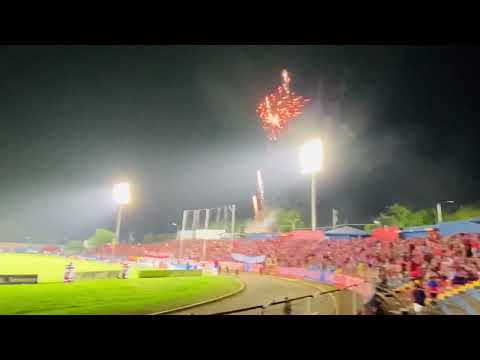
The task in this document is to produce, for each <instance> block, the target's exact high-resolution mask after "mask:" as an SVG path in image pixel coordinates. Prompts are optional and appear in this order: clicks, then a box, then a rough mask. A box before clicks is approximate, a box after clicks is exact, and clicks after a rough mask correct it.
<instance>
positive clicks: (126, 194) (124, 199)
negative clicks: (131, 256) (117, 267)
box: [112, 182, 130, 262]
mask: <svg viewBox="0 0 480 360" xmlns="http://www.w3.org/2000/svg"><path fill="white" fill-rule="evenodd" d="M113 200H114V201H115V203H116V204H118V214H117V226H116V229H115V238H114V239H113V241H112V262H113V258H114V255H115V245H116V243H117V242H119V240H120V225H121V223H122V209H123V207H124V206H125V205H127V204H128V203H129V202H130V184H129V183H125V182H124V183H118V184H114V185H113Z"/></svg>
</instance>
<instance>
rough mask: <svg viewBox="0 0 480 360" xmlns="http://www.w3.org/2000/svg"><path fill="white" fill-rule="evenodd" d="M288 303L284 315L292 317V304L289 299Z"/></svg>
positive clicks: (284, 308)
mask: <svg viewBox="0 0 480 360" xmlns="http://www.w3.org/2000/svg"><path fill="white" fill-rule="evenodd" d="M285 300H286V302H285V305H284V306H283V314H284V315H292V303H291V302H290V301H289V300H288V297H286V298H285Z"/></svg>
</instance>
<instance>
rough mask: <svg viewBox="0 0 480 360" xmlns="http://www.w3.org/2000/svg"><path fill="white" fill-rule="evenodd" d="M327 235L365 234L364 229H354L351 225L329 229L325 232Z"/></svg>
mask: <svg viewBox="0 0 480 360" xmlns="http://www.w3.org/2000/svg"><path fill="white" fill-rule="evenodd" d="M325 234H326V235H327V236H331V235H346V236H367V235H368V233H367V232H366V231H363V230H360V229H356V228H354V227H351V226H342V227H339V228H336V229H332V230H329V231H327V232H326V233H325Z"/></svg>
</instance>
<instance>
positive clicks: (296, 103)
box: [257, 70, 309, 141]
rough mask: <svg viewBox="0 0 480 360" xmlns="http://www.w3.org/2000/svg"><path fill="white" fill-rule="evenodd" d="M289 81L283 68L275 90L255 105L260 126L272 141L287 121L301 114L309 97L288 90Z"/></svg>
mask: <svg viewBox="0 0 480 360" xmlns="http://www.w3.org/2000/svg"><path fill="white" fill-rule="evenodd" d="M290 82H291V79H290V75H289V73H288V71H287V70H283V71H282V84H281V85H280V86H279V87H278V88H277V91H276V92H274V93H272V94H270V95H268V96H265V98H264V99H263V100H262V101H261V102H260V104H258V107H257V114H258V116H259V117H260V121H261V122H262V127H263V128H264V129H265V131H266V132H267V136H268V138H269V139H270V140H272V141H275V140H277V138H278V136H279V134H280V132H281V131H282V130H283V129H284V128H285V127H286V125H287V124H288V122H290V121H291V120H293V119H296V118H298V117H299V116H300V115H301V114H302V112H303V107H304V106H305V103H306V102H308V101H309V99H306V98H304V97H303V96H297V95H295V93H294V92H292V91H290Z"/></svg>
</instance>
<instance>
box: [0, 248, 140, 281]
mask: <svg viewBox="0 0 480 360" xmlns="http://www.w3.org/2000/svg"><path fill="white" fill-rule="evenodd" d="M69 261H70V260H68V259H67V258H64V257H61V256H49V255H39V254H8V253H0V274H16V275H20V274H38V281H39V282H42V283H44V282H59V281H63V272H64V271H65V266H66V265H67V264H68V263H69ZM73 263H74V264H75V268H76V271H102V270H120V268H121V266H120V265H115V264H113V265H112V264H107V263H101V262H97V261H93V260H74V261H73ZM134 273H135V272H134Z"/></svg>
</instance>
